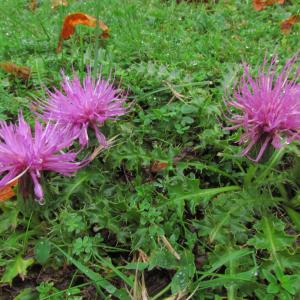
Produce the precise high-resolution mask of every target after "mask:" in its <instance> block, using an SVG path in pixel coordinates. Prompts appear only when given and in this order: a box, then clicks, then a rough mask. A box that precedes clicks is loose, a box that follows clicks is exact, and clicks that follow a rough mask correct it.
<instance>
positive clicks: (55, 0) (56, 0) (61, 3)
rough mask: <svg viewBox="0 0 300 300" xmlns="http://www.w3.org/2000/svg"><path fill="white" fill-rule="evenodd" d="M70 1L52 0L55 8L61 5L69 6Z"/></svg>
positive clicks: (52, 6) (52, 5)
mask: <svg viewBox="0 0 300 300" xmlns="http://www.w3.org/2000/svg"><path fill="white" fill-rule="evenodd" d="M68 5H69V3H68V1H67V0H52V1H51V8H52V9H55V8H57V7H59V6H68Z"/></svg>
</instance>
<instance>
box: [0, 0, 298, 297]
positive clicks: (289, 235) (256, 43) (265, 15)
mask: <svg viewBox="0 0 300 300" xmlns="http://www.w3.org/2000/svg"><path fill="white" fill-rule="evenodd" d="M27 2H28V1H23V0H14V1H11V0H2V1H1V10H0V16H1V18H0V25H1V26H0V44H1V49H0V57H1V61H2V60H3V61H12V62H14V63H16V64H19V65H27V66H29V67H31V68H32V77H31V78H30V79H29V80H28V81H24V80H21V79H18V78H15V77H14V76H13V75H8V74H6V73H5V72H4V71H2V70H0V118H1V119H5V120H12V121H13V120H15V116H16V113H17V112H18V111H19V110H20V109H23V110H24V111H25V117H26V118H27V119H28V120H29V121H30V122H32V121H33V119H32V114H31V112H30V109H31V103H32V101H33V99H35V98H38V97H45V94H46V93H45V89H44V87H47V88H53V87H57V88H60V80H61V74H60V70H61V69H62V68H64V70H65V72H66V74H67V75H69V76H72V69H74V70H76V71H77V72H79V73H80V76H81V77H83V76H84V74H85V71H86V65H91V66H92V68H93V71H98V70H99V67H100V65H101V66H102V73H103V76H104V77H108V75H109V73H110V71H111V70H115V79H116V84H120V87H121V88H123V89H125V90H127V91H128V98H129V102H130V104H129V105H128V106H129V112H128V114H127V115H126V116H124V117H122V118H121V119H120V120H118V121H116V122H109V123H107V124H105V125H104V126H103V128H102V130H103V132H104V133H105V135H107V136H108V137H113V136H116V135H118V138H117V140H116V143H115V144H114V145H113V146H112V147H110V148H109V149H107V150H106V151H104V152H103V153H101V154H100V156H99V157H97V158H96V159H95V160H94V161H93V162H92V163H91V164H90V165H89V166H88V167H87V168H85V169H84V170H82V171H80V172H78V173H77V174H76V176H75V177H71V178H63V177H61V176H56V175H52V174H47V176H45V186H46V187H47V191H46V204H45V205H44V206H42V207H40V206H39V205H38V204H33V203H32V202H30V201H25V202H23V203H20V201H14V200H12V201H6V202H1V203H0V276H1V286H3V287H4V288H3V293H5V291H6V290H8V289H10V290H12V291H13V293H10V294H3V297H4V298H5V297H11V295H13V297H14V299H16V300H19V299H22V300H26V299H28V300H29V299H41V300H42V299H43V300H45V299H51V300H60V299H71V300H79V299H85V298H86V297H90V299H109V298H111V297H114V298H116V299H117V298H118V299H122V300H123V299H124V300H127V299H130V295H134V292H136V291H137V290H138V287H140V286H141V287H143V281H145V289H147V291H148V293H149V294H150V297H152V299H153V300H154V299H168V297H169V296H171V295H173V296H174V298H175V297H177V296H178V295H186V296H187V297H190V299H225V298H226V299H229V300H238V299H261V300H275V299H298V298H299V296H298V295H299V294H300V290H299V287H300V282H299V281H300V277H299V274H300V263H299V262H300V252H299V246H298V244H299V243H298V236H299V230H300V224H299V214H300V211H299V208H300V191H299V186H300V173H299V170H300V168H299V166H300V159H299V149H298V146H297V144H291V145H289V146H288V147H286V148H283V149H282V150H280V151H274V153H273V154H272V155H270V157H267V158H266V160H265V161H264V162H263V163H260V164H253V163H252V162H250V161H248V160H247V159H246V158H244V157H241V156H240V155H239V154H240V151H241V147H239V146H238V145H237V144H236V141H238V140H239V137H240V134H241V132H229V131H226V130H224V127H225V126H226V125H225V122H226V120H225V118H224V116H223V112H224V104H223V97H224V94H225V91H226V92H227V93H228V92H229V93H230V90H231V89H232V87H233V85H234V84H235V82H236V81H237V80H238V78H239V76H240V74H241V69H242V66H241V64H242V62H248V63H249V64H250V65H252V68H253V71H255V70H256V69H257V67H258V65H260V64H261V63H262V61H263V59H264V55H265V54H267V57H268V56H269V55H272V54H274V52H275V51H276V52H277V53H278V54H279V58H280V61H279V63H280V64H281V65H283V63H284V61H285V60H286V59H287V58H288V57H291V56H292V55H293V54H294V53H295V52H296V51H297V50H298V49H299V31H297V29H298V28H299V26H298V27H295V28H294V29H293V32H292V33H291V34H289V35H283V34H281V32H280V29H279V23H280V22H281V21H282V20H283V19H284V18H286V17H288V16H289V15H290V14H296V13H298V10H299V8H298V1H296V0H292V1H286V2H287V3H286V4H285V5H283V6H282V5H275V6H270V7H268V8H267V9H266V10H263V11H261V12H256V11H254V10H253V8H252V5H251V3H250V2H251V1H242V0H235V1H221V0H220V1H208V2H209V3H202V2H207V1H198V3H188V1H181V2H180V3H179V4H177V3H176V2H177V1H175V0H169V1H167V0H166V1H162V0H147V1H144V0H134V1H129V0H124V1H118V0H101V1H98V0H97V1H96V0H89V1H75V0H73V1H72V0H69V1H68V2H69V5H68V6H67V7H63V6H61V7H59V8H57V9H56V10H51V9H50V1H38V8H37V9H36V11H35V12H30V11H28V9H27V6H26V5H27ZM77 11H78V12H79V11H81V12H84V13H88V14H90V15H93V16H96V15H97V14H98V15H99V18H100V19H102V20H103V21H104V22H105V23H106V24H107V25H108V26H109V28H110V32H111V37H110V38H109V39H107V40H105V41H104V40H99V39H98V36H99V34H97V29H95V30H94V29H93V28H87V27H85V26H78V27H77V28H76V33H75V34H74V36H72V37H71V38H70V39H69V40H67V41H65V42H64V45H63V49H62V53H60V54H56V53H55V48H56V46H57V41H58V36H59V32H60V27H61V24H62V21H63V17H64V16H65V15H67V14H68V13H71V12H77ZM96 146H97V142H96V140H95V139H93V138H92V139H91V142H90V149H93V148H94V147H96ZM90 151H91V150H88V151H87V152H84V151H82V152H81V153H80V155H82V157H85V155H89V154H90ZM155 162H165V163H166V164H167V166H166V167H165V168H162V169H161V170H159V171H157V172H156V171H155V170H154V171H153V168H151V167H152V166H153V164H154V163H155ZM179 258H180V259H179ZM65 268H69V269H67V271H65V270H66V269H65ZM36 270H38V272H37V271H36ZM61 270H63V271H62V272H60V271H61ZM49 274H50V275H49ZM20 279H21V280H20ZM22 279H24V281H22ZM28 281H30V282H33V283H32V284H30V285H29V283H28ZM161 282H162V283H161ZM15 283H17V284H15ZM10 285H11V286H12V287H14V288H11V287H10ZM15 287H16V289H19V290H18V291H16V289H15ZM1 293H2V291H1ZM8 295H9V296H8ZM1 296H2V294H1ZM1 296H0V297H1ZM5 299H6V298H5ZM7 299H9V298H7Z"/></svg>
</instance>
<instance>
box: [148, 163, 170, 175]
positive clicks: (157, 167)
mask: <svg viewBox="0 0 300 300" xmlns="http://www.w3.org/2000/svg"><path fill="white" fill-rule="evenodd" d="M168 165H169V164H168V163H167V162H164V161H159V160H155V161H154V162H153V163H152V164H151V167H150V171H151V172H152V173H157V172H159V171H162V170H163V169H165V168H166V167H167V166H168Z"/></svg>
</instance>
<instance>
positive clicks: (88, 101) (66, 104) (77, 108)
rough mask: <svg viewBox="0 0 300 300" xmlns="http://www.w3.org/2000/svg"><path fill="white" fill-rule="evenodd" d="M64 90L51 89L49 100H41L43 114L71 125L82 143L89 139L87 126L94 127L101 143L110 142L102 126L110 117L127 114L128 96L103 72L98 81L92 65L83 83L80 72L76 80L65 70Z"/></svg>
mask: <svg viewBox="0 0 300 300" xmlns="http://www.w3.org/2000/svg"><path fill="white" fill-rule="evenodd" d="M62 90H63V91H62V92H61V91H59V90H57V89H56V90H55V91H54V92H50V91H49V92H48V93H49V99H48V101H47V102H45V101H43V102H42V103H41V104H40V107H41V109H42V110H43V114H42V118H43V119H44V120H47V121H56V122H59V123H60V124H61V125H62V126H70V125H71V130H72V132H73V134H74V136H75V135H77V136H78V137H79V142H80V144H81V145H82V146H85V145H86V144H87V143H88V131H87V130H88V127H92V128H93V129H94V130H95V134H96V137H97V139H98V141H99V143H100V144H101V145H103V146H106V145H107V141H106V138H105V136H104V135H103V134H102V133H101V132H100V130H99V126H102V125H103V123H104V122H105V121H106V120H107V119H115V118H117V117H118V116H121V115H123V114H125V112H126V109H125V108H124V106H123V104H124V101H126V97H124V96H123V95H122V93H121V91H120V90H119V89H117V88H115V87H114V86H113V84H110V83H109V82H108V81H106V80H105V79H103V78H102V77H101V76H99V78H98V80H97V81H95V80H94V79H92V77H91V71H90V69H88V72H87V75H86V77H85V79H84V80H83V84H81V83H80V80H79V78H78V76H77V75H76V74H74V78H73V80H70V79H69V78H68V77H67V76H65V75H64V74H63V83H62Z"/></svg>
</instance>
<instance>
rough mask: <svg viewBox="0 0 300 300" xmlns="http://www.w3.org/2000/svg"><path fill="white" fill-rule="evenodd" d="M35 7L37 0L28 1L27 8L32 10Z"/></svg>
mask: <svg viewBox="0 0 300 300" xmlns="http://www.w3.org/2000/svg"><path fill="white" fill-rule="evenodd" d="M36 8H37V0H30V2H29V9H30V10H32V11H34V10H36Z"/></svg>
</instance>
